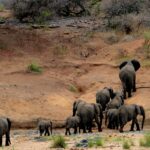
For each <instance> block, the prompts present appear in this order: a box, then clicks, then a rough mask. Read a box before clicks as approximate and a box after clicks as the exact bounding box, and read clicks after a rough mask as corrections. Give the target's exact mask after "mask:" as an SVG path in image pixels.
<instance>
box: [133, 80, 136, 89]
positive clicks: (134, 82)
mask: <svg viewBox="0 0 150 150" xmlns="http://www.w3.org/2000/svg"><path fill="white" fill-rule="evenodd" d="M133 92H136V77H134V81H133Z"/></svg>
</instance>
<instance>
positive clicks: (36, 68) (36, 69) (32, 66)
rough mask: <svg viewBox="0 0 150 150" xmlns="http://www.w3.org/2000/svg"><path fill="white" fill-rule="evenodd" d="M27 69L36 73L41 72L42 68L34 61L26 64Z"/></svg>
mask: <svg viewBox="0 0 150 150" xmlns="http://www.w3.org/2000/svg"><path fill="white" fill-rule="evenodd" d="M28 71H30V72H36V73H41V72H42V68H41V67H40V66H39V65H37V64H35V63H32V64H30V65H29V66H28Z"/></svg>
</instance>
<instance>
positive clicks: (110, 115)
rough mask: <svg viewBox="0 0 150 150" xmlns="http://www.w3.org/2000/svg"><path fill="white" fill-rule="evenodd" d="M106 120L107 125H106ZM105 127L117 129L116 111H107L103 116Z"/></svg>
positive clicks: (117, 114)
mask: <svg viewBox="0 0 150 150" xmlns="http://www.w3.org/2000/svg"><path fill="white" fill-rule="evenodd" d="M107 120H108V124H107ZM105 126H107V128H109V129H117V130H118V127H119V111H118V109H109V110H108V111H107V112H106V116H105Z"/></svg>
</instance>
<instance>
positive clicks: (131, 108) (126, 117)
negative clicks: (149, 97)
mask: <svg viewBox="0 0 150 150" xmlns="http://www.w3.org/2000/svg"><path fill="white" fill-rule="evenodd" d="M138 115H142V116H143V119H142V125H141V129H143V126H144V121H145V110H144V108H143V107H142V106H140V105H136V104H132V105H123V106H121V107H120V108H119V123H120V132H123V128H124V126H125V124H126V123H127V122H129V121H131V120H132V124H131V129H130V131H133V130H134V125H135V124H136V127H137V130H138V131H140V126H139V123H138V120H137V116H138Z"/></svg>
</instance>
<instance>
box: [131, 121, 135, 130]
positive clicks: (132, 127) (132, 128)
mask: <svg viewBox="0 0 150 150" xmlns="http://www.w3.org/2000/svg"><path fill="white" fill-rule="evenodd" d="M134 124H135V120H132V124H131V129H130V131H134Z"/></svg>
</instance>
